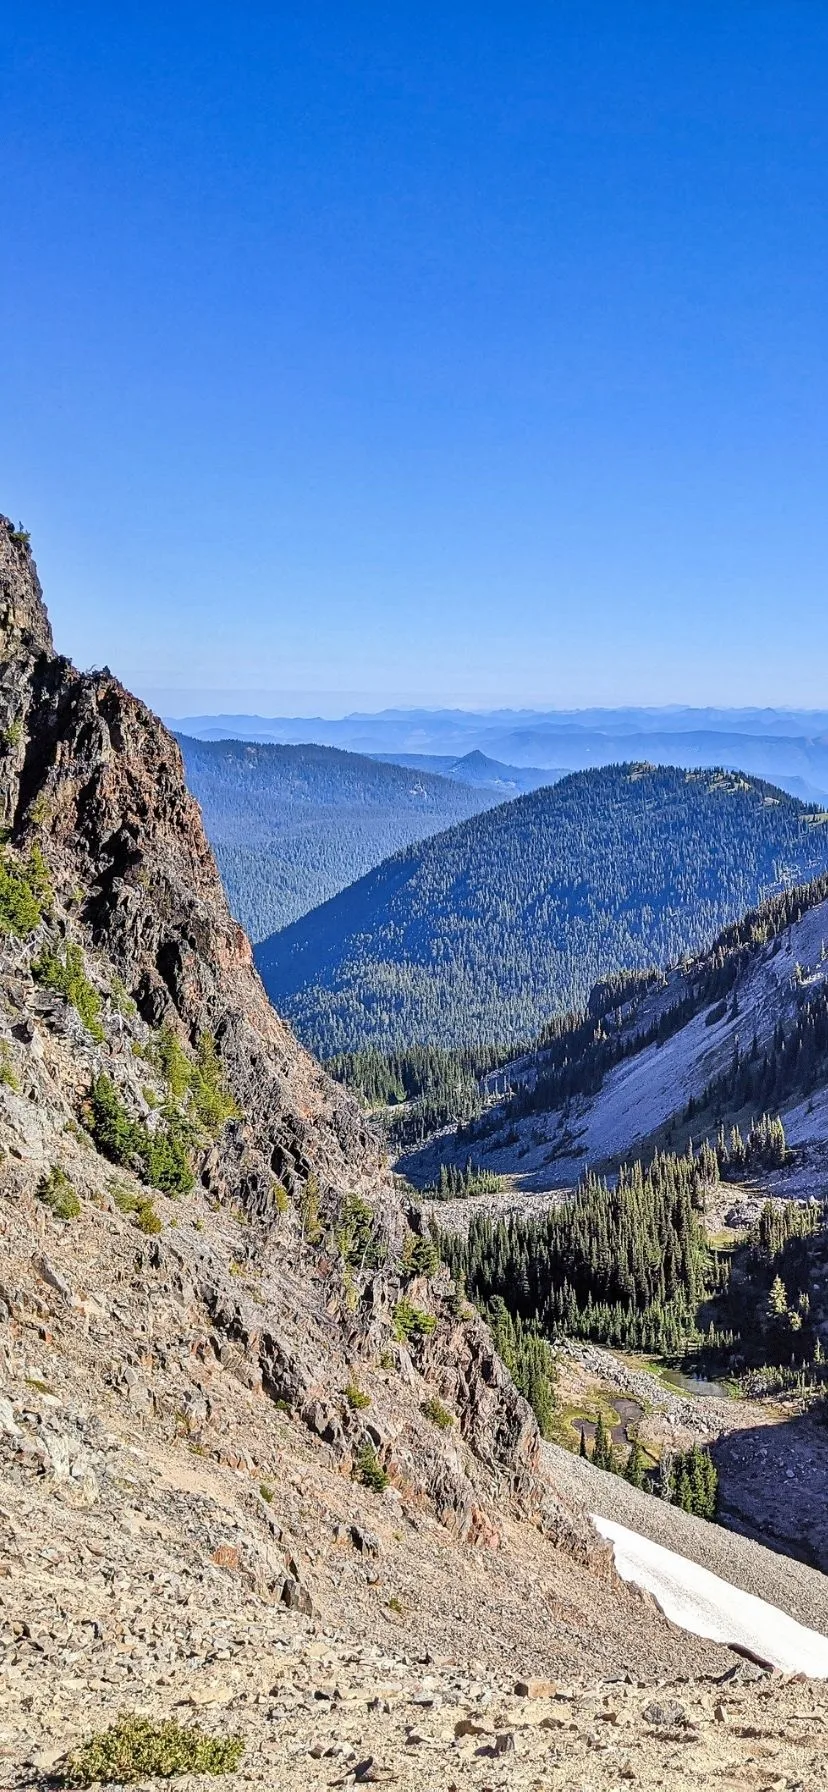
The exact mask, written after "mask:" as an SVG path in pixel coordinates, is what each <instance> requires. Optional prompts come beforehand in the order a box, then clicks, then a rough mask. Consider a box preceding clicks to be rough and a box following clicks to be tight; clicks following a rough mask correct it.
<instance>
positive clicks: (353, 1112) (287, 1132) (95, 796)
mask: <svg viewBox="0 0 828 1792" xmlns="http://www.w3.org/2000/svg"><path fill="white" fill-rule="evenodd" d="M0 661H1V662H2V673H1V674H0V679H1V680H2V682H0V739H1V740H2V741H3V743H4V748H5V751H4V758H3V762H2V802H3V813H4V816H5V822H6V825H7V826H10V827H11V830H12V838H13V839H14V841H15V842H16V843H18V844H19V845H20V846H21V847H23V848H25V847H26V845H27V844H29V843H30V842H32V841H35V840H36V841H37V842H38V843H39V844H40V846H41V847H42V849H43V851H44V854H45V856H46V859H47V862H48V865H49V871H50V875H51V877H52V879H53V882H54V887H55V893H56V896H57V897H58V899H59V901H60V902H62V904H63V905H64V906H65V907H66V909H67V910H68V911H70V912H71V913H72V914H73V917H74V918H75V920H76V923H77V926H78V927H79V929H80V930H81V931H82V932H83V934H84V937H85V938H88V940H89V941H90V943H91V944H93V945H94V946H96V947H98V948H100V949H101V950H102V951H104V952H105V953H106V955H107V957H108V958H109V960H110V961H111V963H112V964H113V966H114V967H115V970H116V971H117V972H118V974H119V975H120V977H121V978H122V979H123V981H124V983H125V985H126V987H127V989H128V990H129V992H130V994H131V995H132V996H133V997H134V999H135V1001H136V1003H137V1006H138V1009H139V1012H140V1013H141V1015H142V1016H143V1017H144V1019H145V1020H146V1021H147V1022H148V1023H149V1024H150V1025H151V1026H154V1027H158V1026H160V1025H161V1024H162V1023H163V1022H164V1021H169V1020H173V1021H174V1023H175V1024H176V1025H177V1026H180V1027H181V1028H182V1029H183V1031H184V1033H185V1035H186V1036H187V1037H188V1038H189V1039H190V1041H191V1042H192V1043H193V1044H195V1042H196V1039H197V1037H198V1035H199V1034H200V1033H202V1032H204V1031H205V1030H206V1031H209V1032H210V1033H211V1034H213V1035H214V1036H215V1039H216V1043H217V1046H218V1048H219V1052H220V1055H221V1060H222V1064H223V1066H224V1070H225V1074H226V1077H227V1081H228V1083H229V1085H230V1088H231V1090H232V1092H233V1095H234V1097H235V1099H236V1102H237V1105H238V1108H239V1111H240V1115H241V1116H242V1117H241V1118H240V1119H239V1120H238V1121H237V1122H234V1123H233V1125H232V1126H231V1127H229V1128H228V1129H227V1133H226V1135H225V1136H224V1137H223V1139H222V1148H221V1152H220V1153H216V1154H214V1155H213V1157H212V1159H210V1160H208V1161H207V1162H206V1163H205V1166H204V1170H203V1174H204V1177H205V1178H206V1180H207V1182H208V1183H209V1184H210V1185H211V1186H213V1187H215V1189H216V1192H217V1193H219V1194H223V1193H227V1192H228V1191H230V1190H232V1193H233V1196H234V1197H235V1198H238V1199H241V1200H243V1201H244V1202H245V1204H246V1205H247V1206H248V1207H249V1209H250V1211H251V1213H254V1212H255V1214H256V1215H257V1217H259V1218H266V1217H267V1216H268V1211H269V1203H270V1199H271V1186H272V1179H273V1177H274V1176H275V1177H277V1178H279V1179H283V1178H287V1179H288V1180H290V1179H291V1178H296V1179H299V1180H305V1179H306V1178H307V1175H308V1173H309V1172H310V1171H311V1170H313V1171H314V1172H315V1173H316V1175H317V1176H318V1177H319V1179H320V1181H321V1182H322V1183H323V1185H324V1186H327V1187H330V1188H335V1189H339V1190H342V1189H344V1188H349V1187H350V1188H366V1187H370V1189H371V1192H372V1194H373V1196H374V1198H376V1197H377V1196H379V1195H381V1194H383V1193H384V1192H387V1190H388V1186H389V1183H388V1176H387V1172H386V1168H385V1164H384V1161H383V1156H382V1153H381V1150H380V1148H379V1145H378V1143H377V1141H376V1140H375V1139H374V1137H373V1135H372V1134H371V1133H370V1131H369V1129H368V1128H367V1127H366V1125H365V1123H364V1121H363V1118H362V1115H361V1114H360V1112H359V1110H358V1108H357V1107H356V1105H355V1104H354V1102H353V1101H352V1100H351V1099H350V1098H349V1097H348V1096H347V1095H346V1094H344V1092H342V1091H341V1090H340V1089H339V1088H338V1087H337V1085H336V1084H334V1083H332V1082H331V1081H330V1080H329V1079H328V1078H326V1077H325V1076H324V1075H323V1074H322V1073H321V1071H320V1070H319V1068H318V1066H317V1065H316V1064H315V1063H314V1062H313V1060H312V1059H311V1058H310V1057H309V1056H308V1055H307V1053H306V1052H304V1051H303V1050H302V1049H301V1048H300V1047H299V1045H298V1044H297V1042H296V1040H295V1039H294V1037H293V1035H292V1034H291V1033H290V1031H289V1030H288V1028H287V1027H285V1026H284V1025H283V1023H282V1022H281V1021H280V1020H279V1018H278V1016H277V1015H276V1014H275V1012H274V1010H273V1009H272V1008H271V1006H270V1003H269V1002H268V1000H267V997H266V996H265V993H264V991H263V989H262V987H261V984H260V982H259V978H258V976H257V974H256V972H255V970H254V968H253V964H252V957H251V951H250V946H249V943H248V940H247V938H246V936H245V934H244V933H243V932H242V930H241V928H240V927H239V926H238V924H237V923H236V922H235V921H234V920H233V919H232V917H231V915H230V912H229V909H228V906H227V901H226V898H225V895H224V891H223V889H222V886H221V882H220V879H219V876H218V872H217V870H216V866H215V863H214V860H213V856H212V853H211V851H210V848H209V846H208V844H207V841H206V838H205V835H204V830H203V827H202V823H201V814H200V811H199V809H198V805H197V804H196V803H195V802H194V801H193V799H192V797H190V796H189V794H188V792H187V789H186V786H185V783H184V775H183V768H182V762H181V754H180V751H179V748H178V744H177V742H176V741H175V740H174V739H173V737H172V736H171V735H170V734H169V733H168V731H167V729H166V728H164V727H163V725H162V724H161V723H160V722H159V720H158V718H157V717H156V716H154V715H153V714H152V713H151V711H150V710H148V709H147V708H146V706H145V705H144V704H142V703H140V702H138V700H137V699H136V698H135V697H133V696H131V694H130V693H129V692H128V691H126V690H125V689H124V688H123V686H122V685H121V684H119V683H118V680H117V679H115V678H113V676H112V675H111V673H109V672H108V671H107V670H103V671H100V672H93V673H78V672H77V671H76V670H75V668H74V667H73V666H72V665H71V663H70V662H69V661H68V660H66V659H64V658H62V657H60V656H57V655H56V654H55V653H54V650H53V646H52V636H51V629H50V627H49V621H48V617H47V614H46V610H45V608H44V605H43V599H42V595H41V590H40V584H39V581H38V578H37V573H36V570H35V566H34V563H33V561H32V558H31V554H30V550H29V546H28V542H27V541H26V540H25V538H22V537H21V536H20V535H19V534H18V533H17V532H15V531H13V530H12V527H11V525H10V523H9V522H8V521H7V520H6V519H2V520H0Z"/></svg>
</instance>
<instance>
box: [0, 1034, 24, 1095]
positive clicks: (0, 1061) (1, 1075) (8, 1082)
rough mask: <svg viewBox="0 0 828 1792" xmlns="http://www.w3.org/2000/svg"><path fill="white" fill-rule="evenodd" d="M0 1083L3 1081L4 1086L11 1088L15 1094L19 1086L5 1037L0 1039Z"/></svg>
mask: <svg viewBox="0 0 828 1792" xmlns="http://www.w3.org/2000/svg"><path fill="white" fill-rule="evenodd" d="M0 1083H4V1084H5V1086H6V1088H7V1089H11V1090H12V1091H13V1093H14V1094H15V1095H16V1094H17V1093H18V1090H19V1088H20V1082H19V1080H18V1077H17V1075H16V1073H15V1068H14V1065H13V1063H12V1055H11V1052H10V1050H9V1047H8V1044H7V1042H6V1040H5V1039H0Z"/></svg>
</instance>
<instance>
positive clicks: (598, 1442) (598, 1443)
mask: <svg viewBox="0 0 828 1792" xmlns="http://www.w3.org/2000/svg"><path fill="white" fill-rule="evenodd" d="M592 1460H593V1462H594V1464H595V1467H596V1468H603V1469H606V1470H607V1472H608V1473H609V1474H612V1473H613V1470H614V1469H615V1451H614V1449H613V1447H612V1434H611V1432H610V1431H609V1429H608V1427H607V1426H606V1425H605V1424H604V1415H603V1413H601V1412H599V1414H598V1418H597V1420H596V1423H595V1437H594V1440H593V1445H592Z"/></svg>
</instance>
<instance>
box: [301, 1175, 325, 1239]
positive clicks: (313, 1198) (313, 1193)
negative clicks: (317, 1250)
mask: <svg viewBox="0 0 828 1792" xmlns="http://www.w3.org/2000/svg"><path fill="white" fill-rule="evenodd" d="M299 1211H300V1213H301V1216H302V1231H303V1232H304V1234H305V1238H306V1239H307V1242H308V1244H319V1242H320V1239H321V1237H322V1221H321V1219H320V1217H319V1183H318V1182H317V1179H316V1177H315V1176H314V1174H313V1171H311V1173H310V1175H309V1177H308V1180H307V1182H306V1183H305V1186H304V1188H303V1190H302V1198H301V1201H300V1203H299Z"/></svg>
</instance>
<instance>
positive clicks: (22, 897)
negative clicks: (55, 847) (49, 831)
mask: <svg viewBox="0 0 828 1792" xmlns="http://www.w3.org/2000/svg"><path fill="white" fill-rule="evenodd" d="M51 900H52V886H51V882H50V879H49V873H48V870H47V867H46V860H45V859H44V857H43V854H42V852H41V850H40V847H39V846H33V847H32V850H31V852H30V853H29V856H28V858H27V859H25V860H22V861H21V860H18V859H14V858H12V856H11V855H10V854H8V853H6V852H3V853H0V934H3V933H5V934H12V935H13V936H14V937H15V939H20V940H25V939H28V938H29V936H30V934H32V933H34V931H35V929H36V928H37V927H39V926H40V923H41V921H42V920H43V916H44V914H45V912H46V910H47V909H48V907H49V904H50V903H51Z"/></svg>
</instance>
